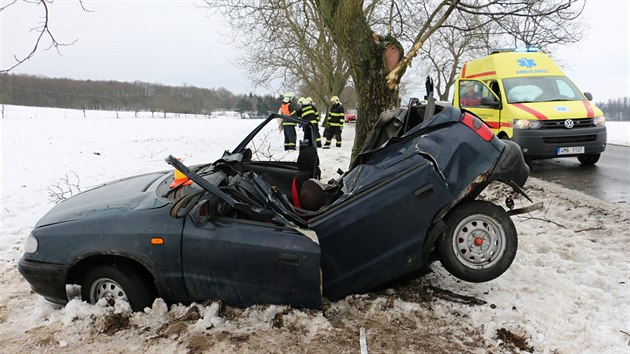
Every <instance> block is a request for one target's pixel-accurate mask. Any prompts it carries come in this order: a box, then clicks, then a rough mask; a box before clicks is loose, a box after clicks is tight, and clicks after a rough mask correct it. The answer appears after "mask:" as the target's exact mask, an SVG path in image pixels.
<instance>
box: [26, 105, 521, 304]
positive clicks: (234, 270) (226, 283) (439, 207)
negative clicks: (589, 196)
mask: <svg viewBox="0 0 630 354" xmlns="http://www.w3.org/2000/svg"><path fill="white" fill-rule="evenodd" d="M277 118H284V119H289V120H292V121H295V122H296V123H299V124H301V125H302V126H303V127H305V129H306V130H305V132H307V138H308V133H309V132H310V134H314V130H315V129H317V127H314V126H311V125H310V123H309V122H308V121H303V120H301V119H297V118H292V117H286V116H281V115H278V114H272V115H271V116H270V117H268V118H267V119H265V120H264V121H263V122H262V123H261V124H260V125H259V126H258V127H257V128H255V129H254V130H253V131H252V132H251V133H250V134H249V135H248V136H247V137H246V138H245V139H244V140H243V141H242V142H241V143H240V144H239V145H238V146H236V148H234V149H233V150H232V151H226V152H225V153H224V154H223V156H222V157H221V158H220V159H219V160H217V161H215V162H213V163H209V164H205V165H198V166H191V167H189V166H186V165H184V164H183V163H181V162H180V161H179V160H177V159H176V158H174V157H172V156H169V157H168V158H167V162H168V163H169V164H170V165H172V166H173V167H174V168H175V169H176V170H175V171H173V169H171V170H169V171H162V172H155V173H148V174H144V175H139V176H134V177H130V178H126V179H122V180H118V181H114V182H111V183H107V184H104V185H102V186H100V187H97V188H94V189H92V190H89V191H86V192H83V193H81V194H78V195H76V196H73V197H71V198H69V199H67V200H65V201H63V202H61V203H59V204H58V205H56V206H55V207H53V208H52V210H50V211H49V212H48V213H47V214H46V215H44V216H43V217H42V219H41V220H39V222H38V223H37V224H36V226H35V228H34V229H33V230H32V232H31V233H30V235H29V236H28V237H27V240H26V243H25V247H24V251H25V252H24V255H23V257H22V258H21V259H20V261H19V265H18V269H19V271H20V273H21V274H22V275H23V276H24V278H25V279H26V280H27V281H28V282H29V283H30V285H31V287H32V289H33V290H34V291H35V292H36V293H38V294H40V295H41V296H43V297H44V298H46V299H47V300H49V301H51V302H54V303H58V304H65V303H66V302H67V301H68V294H67V291H66V286H67V285H69V284H76V285H79V286H80V287H81V297H82V299H83V300H84V301H88V302H90V303H97V302H99V301H101V303H102V302H105V303H107V304H110V305H111V304H113V303H116V302H117V301H122V300H124V301H128V302H129V304H130V305H131V308H132V309H133V310H135V311H137V310H142V309H143V308H144V307H146V306H151V304H152V302H153V300H154V299H155V298H157V297H160V298H163V299H164V300H166V301H167V302H170V303H177V302H182V303H190V302H193V301H195V302H202V301H204V300H207V299H221V300H223V301H224V302H225V303H226V304H228V305H233V306H239V307H246V306H250V305H254V304H288V305H291V306H294V307H306V308H316V309H317V308H321V307H322V301H323V297H327V298H329V299H330V300H333V301H334V300H337V299H341V298H343V297H345V296H346V295H349V294H354V293H364V292H367V291H369V290H371V289H374V288H376V287H379V286H382V285H383V284H387V283H389V282H391V281H393V280H396V279H399V278H401V277H403V276H408V275H410V274H419V271H421V270H423V269H425V268H426V267H427V266H428V265H429V264H430V263H431V262H432V261H433V260H436V259H437V260H440V262H441V264H442V265H443V266H444V267H445V268H446V269H447V270H448V271H449V272H450V273H451V274H453V275H454V276H455V277H457V278H460V279H462V280H465V281H468V282H485V281H489V280H492V279H494V278H496V277H498V276H500V275H501V274H503V273H504V272H505V271H506V270H507V269H508V268H509V266H510V264H511V263H512V261H513V259H514V257H515V255H516V252H517V244H518V238H517V231H516V229H515V227H514V224H513V223H512V221H511V219H510V216H511V215H513V214H516V213H519V212H524V211H526V209H528V208H529V209H531V206H530V207H526V208H522V209H520V210H518V209H514V210H509V209H510V207H511V206H510V207H509V208H508V210H506V209H504V208H503V207H501V206H498V205H495V204H493V203H491V202H488V201H482V200H476V198H477V197H478V196H479V194H480V193H481V191H483V190H484V188H486V186H487V185H488V184H489V183H491V182H492V181H501V182H504V183H506V184H508V185H510V186H511V187H512V188H513V189H514V191H515V193H513V194H514V196H517V195H518V194H521V195H523V196H525V197H527V195H526V193H525V192H524V191H523V190H522V187H523V185H524V184H525V181H526V180H527V178H528V175H529V168H528V167H527V165H526V164H525V162H524V160H523V156H522V154H521V152H520V149H519V148H518V146H517V145H516V144H514V143H512V142H510V141H502V140H500V139H498V138H497V137H496V136H495V135H494V134H493V133H492V132H491V131H490V129H489V128H488V127H487V126H486V125H485V124H484V123H483V122H481V121H480V120H479V119H478V118H477V117H475V116H473V115H472V114H470V113H467V112H463V111H460V110H459V109H457V108H454V107H452V106H448V105H444V106H441V105H437V106H436V105H435V104H433V103H431V104H425V103H420V102H419V101H417V100H416V101H415V102H412V104H410V105H409V106H408V107H406V108H401V109H398V110H393V111H388V112H385V113H383V114H382V115H381V117H380V119H379V121H378V122H377V124H376V125H375V126H374V128H373V130H372V131H371V133H370V135H369V136H368V139H367V142H366V144H365V146H364V148H363V151H362V152H361V153H360V154H358V155H357V157H356V158H355V159H354V161H352V163H351V166H349V169H348V171H346V172H343V171H339V172H340V175H339V177H338V178H334V179H332V180H330V181H329V182H328V183H322V182H321V181H319V180H318V179H317V178H318V177H319V168H318V155H317V149H316V148H315V147H314V146H313V143H312V141H311V140H312V139H306V140H305V142H304V144H303V146H302V147H301V149H300V152H299V153H298V152H291V151H290V152H282V151H281V146H280V144H278V143H277V140H278V139H277V138H274V139H272V138H271V136H272V134H275V136H277V124H276V123H275V122H276V119H277ZM311 136H313V135H311ZM276 145H277V146H276ZM305 152H308V153H309V154H310V156H307V157H304V154H303V153H305ZM296 155H297V156H296ZM296 159H297V161H296ZM174 172H175V173H174ZM300 174H301V175H302V176H303V177H306V178H302V180H303V184H302V185H301V186H300V188H296V181H297V179H298V177H297V176H299V175H300ZM182 176H184V177H183V178H182ZM527 199H529V198H527ZM508 200H509V201H511V197H510V198H508ZM508 204H510V203H508ZM511 204H513V202H512V203H511ZM298 205H299V207H298Z"/></svg>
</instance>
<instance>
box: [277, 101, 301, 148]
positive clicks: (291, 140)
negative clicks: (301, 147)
mask: <svg viewBox="0 0 630 354" xmlns="http://www.w3.org/2000/svg"><path fill="white" fill-rule="evenodd" d="M278 113H279V114H283V115H285V116H290V117H295V116H296V107H295V105H293V95H292V94H290V93H286V94H284V97H283V99H282V105H281V106H280V110H279V111H278ZM296 125H297V123H294V122H290V121H289V120H287V119H282V130H283V131H284V151H288V150H296V141H297V134H296V132H295V126H296Z"/></svg>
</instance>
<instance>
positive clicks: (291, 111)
mask: <svg viewBox="0 0 630 354" xmlns="http://www.w3.org/2000/svg"><path fill="white" fill-rule="evenodd" d="M278 113H280V114H284V115H285V116H291V117H295V116H296V109H295V105H293V103H291V102H282V106H280V111H279V112H278ZM282 125H283V126H290V125H293V126H295V125H297V123H294V122H289V121H288V120H286V119H283V120H282Z"/></svg>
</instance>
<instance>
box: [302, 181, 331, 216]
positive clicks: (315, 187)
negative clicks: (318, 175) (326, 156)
mask: <svg viewBox="0 0 630 354" xmlns="http://www.w3.org/2000/svg"><path fill="white" fill-rule="evenodd" d="M324 187H325V186H323V185H322V183H321V182H320V181H318V180H316V179H313V178H311V179H307V180H306V181H304V182H303V184H302V190H301V191H300V199H299V200H300V205H301V206H300V208H302V209H305V210H310V211H317V210H319V209H320V208H321V207H323V206H324V205H326V197H327V193H326V190H325V188H324Z"/></svg>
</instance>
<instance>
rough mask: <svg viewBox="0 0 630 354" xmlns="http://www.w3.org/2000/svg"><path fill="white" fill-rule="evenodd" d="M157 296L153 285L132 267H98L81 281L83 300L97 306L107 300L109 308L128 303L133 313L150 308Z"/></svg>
mask: <svg viewBox="0 0 630 354" xmlns="http://www.w3.org/2000/svg"><path fill="white" fill-rule="evenodd" d="M155 297H156V294H155V289H154V287H153V285H152V284H151V283H150V282H149V281H148V280H147V279H146V278H145V277H143V276H142V275H141V274H140V273H139V272H138V271H137V270H135V269H133V268H132V267H125V266H120V265H117V266H112V265H98V266H96V267H94V268H92V269H91V270H89V271H88V272H87V274H86V275H85V276H84V277H83V280H82V281H81V298H82V299H83V300H84V301H87V302H89V303H91V304H96V303H97V302H98V301H99V300H100V299H101V298H106V299H107V304H108V306H114V304H115V303H116V302H117V301H121V300H124V301H127V302H129V305H130V306H131V309H132V310H133V311H141V310H143V309H144V308H145V307H150V306H151V304H152V303H153V300H155Z"/></svg>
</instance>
